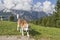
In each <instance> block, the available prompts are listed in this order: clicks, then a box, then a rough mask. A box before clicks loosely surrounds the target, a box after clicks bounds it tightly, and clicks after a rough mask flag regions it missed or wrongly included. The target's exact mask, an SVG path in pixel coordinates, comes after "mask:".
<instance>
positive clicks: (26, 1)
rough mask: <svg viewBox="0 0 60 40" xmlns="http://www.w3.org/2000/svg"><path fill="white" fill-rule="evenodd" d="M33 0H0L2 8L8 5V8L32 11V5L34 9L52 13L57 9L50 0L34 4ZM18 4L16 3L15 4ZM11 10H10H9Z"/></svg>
mask: <svg viewBox="0 0 60 40" xmlns="http://www.w3.org/2000/svg"><path fill="white" fill-rule="evenodd" d="M32 2H33V0H4V4H2V3H1V1H0V10H2V9H4V7H6V8H7V9H5V11H6V10H8V9H16V10H27V11H30V10H31V7H33V10H34V11H44V12H46V13H52V12H53V11H54V10H55V9H54V8H55V5H54V4H52V3H51V2H50V1H45V2H43V5H42V3H40V2H37V3H36V4H34V6H32V5H31V4H32ZM15 4H16V5H15ZM8 11H9V10H8Z"/></svg>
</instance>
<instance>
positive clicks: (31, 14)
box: [0, 10, 49, 20]
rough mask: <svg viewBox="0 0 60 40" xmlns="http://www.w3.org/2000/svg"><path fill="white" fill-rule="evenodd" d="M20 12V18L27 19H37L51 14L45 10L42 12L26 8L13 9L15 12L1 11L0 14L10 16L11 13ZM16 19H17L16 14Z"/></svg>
mask: <svg viewBox="0 0 60 40" xmlns="http://www.w3.org/2000/svg"><path fill="white" fill-rule="evenodd" d="M15 13H16V14H19V15H20V18H23V19H26V20H36V19H39V18H41V17H45V16H48V15H49V14H46V13H45V12H43V11H41V12H37V11H24V10H13V12H3V11H0V16H4V17H6V18H7V17H8V18H9V16H10V15H12V14H13V15H14V14H15ZM14 16H15V19H16V15H14Z"/></svg>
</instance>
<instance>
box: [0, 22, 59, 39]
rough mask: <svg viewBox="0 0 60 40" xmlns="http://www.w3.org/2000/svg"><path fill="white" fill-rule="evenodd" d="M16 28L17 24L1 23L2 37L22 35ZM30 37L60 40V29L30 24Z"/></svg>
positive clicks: (0, 31) (0, 33) (0, 32)
mask: <svg viewBox="0 0 60 40" xmlns="http://www.w3.org/2000/svg"><path fill="white" fill-rule="evenodd" d="M16 26H17V23H16V22H10V21H0V36H1V35H21V33H20V32H19V31H17V30H16ZM30 36H31V37H33V38H35V39H36V40H60V28H52V27H51V28H50V27H43V26H39V25H34V24H32V23H30Z"/></svg>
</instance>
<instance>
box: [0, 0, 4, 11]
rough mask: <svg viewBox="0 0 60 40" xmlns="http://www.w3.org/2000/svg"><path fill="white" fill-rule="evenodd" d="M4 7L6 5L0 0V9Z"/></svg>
mask: <svg viewBox="0 0 60 40" xmlns="http://www.w3.org/2000/svg"><path fill="white" fill-rule="evenodd" d="M3 9H4V5H3V4H2V2H1V0H0V11H1V10H3Z"/></svg>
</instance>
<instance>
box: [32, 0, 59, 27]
mask: <svg viewBox="0 0 60 40" xmlns="http://www.w3.org/2000/svg"><path fill="white" fill-rule="evenodd" d="M55 10H56V11H55V12H53V15H51V16H48V17H43V18H40V19H38V20H35V21H34V20H33V21H32V23H34V24H36V25H41V26H46V27H47V26H49V27H58V28H60V0H57V3H56V7H55Z"/></svg>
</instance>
